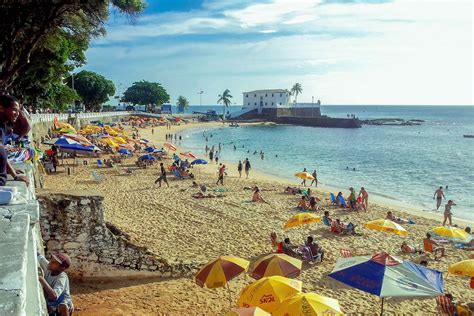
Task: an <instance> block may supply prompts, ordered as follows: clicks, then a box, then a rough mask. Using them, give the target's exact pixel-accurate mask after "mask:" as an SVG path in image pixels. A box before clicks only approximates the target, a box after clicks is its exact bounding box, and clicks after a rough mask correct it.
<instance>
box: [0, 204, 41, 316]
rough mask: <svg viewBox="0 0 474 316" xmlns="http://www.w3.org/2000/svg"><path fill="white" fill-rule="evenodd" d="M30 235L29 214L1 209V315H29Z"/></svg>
mask: <svg viewBox="0 0 474 316" xmlns="http://www.w3.org/2000/svg"><path fill="white" fill-rule="evenodd" d="M29 231H30V216H29V215H28V214H18V215H13V214H12V213H11V211H9V210H6V209H0V315H15V316H16V315H26V310H25V307H26V295H27V291H26V282H27V279H26V278H27V263H28V252H27V248H28V237H29ZM36 278H37V277H36Z"/></svg>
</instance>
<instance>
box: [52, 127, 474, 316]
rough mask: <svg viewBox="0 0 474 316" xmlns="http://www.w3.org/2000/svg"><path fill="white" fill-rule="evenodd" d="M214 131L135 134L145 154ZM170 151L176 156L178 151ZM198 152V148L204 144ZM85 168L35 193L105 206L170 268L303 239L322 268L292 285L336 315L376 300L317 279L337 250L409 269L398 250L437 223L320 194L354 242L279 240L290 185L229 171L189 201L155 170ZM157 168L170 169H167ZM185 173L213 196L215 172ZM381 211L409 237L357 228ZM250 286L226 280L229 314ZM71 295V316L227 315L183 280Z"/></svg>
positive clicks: (179, 185)
mask: <svg viewBox="0 0 474 316" xmlns="http://www.w3.org/2000/svg"><path fill="white" fill-rule="evenodd" d="M214 126H222V123H190V124H186V125H181V126H172V127H171V130H169V129H166V128H165V127H164V126H163V127H155V128H154V135H152V133H151V129H139V132H140V135H141V136H142V137H144V138H147V139H149V140H150V141H151V142H152V143H153V144H155V145H157V146H162V144H163V142H164V141H165V136H164V135H165V134H166V133H179V132H180V131H183V130H184V129H186V128H198V127H199V128H203V127H209V128H211V127H214ZM177 145H178V147H179V142H177ZM202 146H203V147H204V146H205V144H204V142H203V144H202ZM183 150H184V149H181V151H183ZM179 151H180V149H178V152H179ZM135 160H136V158H129V159H128V160H127V161H125V162H124V163H123V165H124V166H125V165H130V166H132V165H134V163H133V162H134V161H135ZM224 160H225V157H224ZM91 161H92V162H93V160H91ZM92 162H91V163H90V164H89V165H86V166H83V165H80V166H78V167H75V169H74V174H73V175H70V176H68V175H67V173H66V172H65V168H62V167H59V168H58V171H59V172H58V173H57V174H54V175H51V176H48V177H46V181H45V188H46V189H50V190H51V189H54V190H59V191H68V190H82V189H84V190H96V191H98V192H100V193H102V194H103V195H104V197H105V200H104V203H105V207H106V220H107V221H109V222H111V223H113V224H115V225H117V226H119V227H120V228H121V229H123V230H124V231H125V232H126V233H127V234H129V235H130V236H131V240H132V241H133V242H135V243H137V244H139V245H142V246H146V247H148V248H149V249H150V250H151V251H153V252H154V253H156V254H157V255H158V256H160V257H162V258H164V259H166V260H168V261H170V262H179V261H183V262H190V261H195V262H198V263H202V264H204V263H206V262H208V261H209V260H211V259H213V258H215V257H217V256H220V255H235V256H239V257H242V258H247V259H248V260H251V261H254V260H255V259H256V258H257V257H259V256H261V255H263V254H268V253H270V252H272V245H271V242H270V233H271V232H272V231H275V232H276V233H277V235H278V237H279V239H282V238H284V237H289V238H290V239H291V240H292V241H293V243H297V244H300V243H302V242H303V241H304V239H306V236H308V235H313V236H314V238H315V240H316V241H317V242H318V243H319V244H320V245H321V246H322V247H323V248H324V249H325V250H326V258H325V260H324V261H323V262H322V263H318V264H314V265H309V264H305V265H304V266H303V271H302V274H301V276H300V277H299V278H298V279H299V280H301V281H303V290H304V291H305V292H309V291H313V292H316V293H318V294H321V295H325V296H329V297H333V298H337V299H338V300H339V302H340V304H341V307H342V310H343V311H344V313H345V314H365V315H374V314H376V313H377V312H378V311H379V309H380V299H379V298H377V297H375V296H373V295H369V294H367V293H364V292H361V291H358V290H355V289H352V288H349V287H347V286H343V285H341V284H340V283H337V282H336V281H334V280H332V279H331V278H329V277H327V274H328V273H330V272H331V270H332V269H333V267H334V265H335V263H336V261H337V258H338V257H340V250H341V249H348V250H351V251H352V252H353V254H354V255H370V254H373V253H375V252H378V251H387V252H389V253H391V254H392V255H395V256H398V257H400V258H403V259H409V260H416V257H415V256H413V257H412V256H410V255H406V254H402V253H401V252H400V244H401V243H402V241H407V242H408V243H410V244H422V239H423V238H424V236H425V233H426V232H427V231H428V230H430V229H431V228H433V227H435V226H439V225H441V222H442V218H441V217H440V216H439V217H436V216H433V215H431V216H423V217H422V216H420V215H423V214H418V213H417V214H413V213H404V212H401V211H399V210H395V209H393V208H391V207H390V206H389V205H381V204H373V203H371V204H370V205H369V210H368V211H362V212H357V213H356V212H349V211H347V210H344V209H341V208H337V207H333V206H330V205H329V204H330V203H329V200H328V198H329V196H328V192H326V191H325V190H321V189H316V190H314V191H313V192H314V195H316V196H317V197H319V198H320V199H321V200H322V202H321V204H322V206H323V207H324V208H325V209H326V210H328V211H330V215H331V217H332V218H340V219H341V220H342V221H344V222H346V223H347V222H353V223H355V224H356V225H357V230H358V233H359V235H356V236H338V235H334V234H331V233H329V232H328V229H327V227H325V226H324V225H323V224H322V223H316V224H312V225H310V226H305V227H301V228H296V229H292V230H289V231H284V230H283V228H282V226H283V224H284V223H285V222H286V221H287V220H288V219H289V218H290V217H291V216H292V215H294V214H296V213H297V211H296V210H295V206H296V205H297V202H298V198H299V196H298V195H296V196H293V195H288V194H284V193H283V189H284V188H285V187H286V186H288V185H294V183H287V181H285V180H283V179H278V178H275V177H271V176H269V175H266V174H263V173H260V172H258V170H252V171H251V177H250V179H244V178H239V177H238V173H237V168H236V164H235V162H231V163H230V165H229V166H228V177H226V178H225V186H224V192H222V194H223V195H224V196H223V197H219V198H213V199H194V198H192V197H191V195H192V194H193V193H196V192H197V191H198V190H197V189H196V188H192V187H191V181H190V180H177V179H175V178H174V177H172V176H170V177H169V178H168V179H169V183H170V187H169V188H167V187H166V186H164V187H162V188H159V187H158V185H155V184H154V181H155V179H156V178H157V177H158V165H157V164H156V165H154V166H153V167H151V168H147V169H137V170H135V171H134V172H133V175H131V176H119V175H118V174H117V173H116V171H115V170H114V169H107V168H101V169H98V168H97V166H96V165H95V166H94V163H92ZM165 162H166V163H171V160H165ZM224 163H227V162H224ZM92 169H93V170H97V172H98V173H100V174H101V175H103V176H104V177H105V181H103V182H101V183H95V182H93V181H91V175H90V172H91V170H92ZM194 170H195V171H194V173H195V175H196V177H197V180H196V181H197V182H198V183H200V184H202V183H204V184H207V185H208V186H209V187H210V188H211V189H212V188H216V187H217V186H216V184H215V183H216V180H217V177H216V170H217V165H216V164H214V163H213V164H209V165H205V166H197V167H195V168H194ZM295 172H296V171H295ZM255 185H257V186H258V187H260V188H261V189H263V190H264V192H263V196H264V198H265V199H266V200H267V201H269V204H264V203H252V202H251V196H252V193H251V191H248V190H244V189H243V188H244V187H245V186H255ZM345 191H347V190H345ZM345 191H343V192H345ZM369 194H370V192H369ZM370 202H371V201H370ZM388 210H392V211H394V213H395V215H396V216H399V217H404V218H410V219H412V220H413V221H414V222H415V224H412V225H404V227H405V228H406V229H407V230H408V231H409V235H408V236H407V237H400V236H397V235H391V234H388V233H384V232H379V231H373V230H368V229H364V228H362V226H363V224H364V223H366V222H368V221H370V220H374V219H379V218H384V217H385V215H386V213H387V211H388ZM319 215H322V214H319ZM456 222H457V223H459V224H465V223H462V222H460V221H456ZM469 255H470V252H468V251H463V250H459V249H455V248H454V247H451V246H447V256H446V257H444V258H442V259H441V260H440V261H434V260H430V261H429V267H430V268H434V269H437V270H439V271H442V272H443V273H445V272H447V268H448V265H449V264H451V263H455V262H458V261H461V260H464V259H467V258H468V257H469ZM252 280H253V279H252V278H250V277H249V276H248V275H241V276H239V277H237V278H236V279H234V280H232V282H231V283H230V288H231V290H232V295H233V300H234V306H235V301H236V300H237V298H238V292H239V291H240V289H242V288H243V287H244V286H245V285H247V284H249V283H250V282H252ZM444 280H445V290H446V292H449V293H452V294H453V295H454V297H455V298H456V299H457V300H458V301H462V302H473V301H474V291H472V290H470V289H469V284H468V283H469V280H468V279H463V278H459V277H455V276H452V275H448V274H447V273H446V274H444ZM72 295H73V300H74V302H75V305H76V307H77V308H78V309H79V310H78V311H77V313H76V315H223V314H225V312H226V311H228V310H229V309H230V306H229V300H228V293H227V291H226V290H225V289H217V290H211V289H205V288H204V289H203V288H200V287H199V286H197V285H196V284H195V283H194V280H193V279H191V278H178V279H151V280H141V281H133V280H130V281H120V282H110V283H79V282H72ZM385 310H386V314H387V315H395V314H397V315H407V314H410V315H435V314H436V303H435V300H434V299H433V298H430V299H416V300H415V299H412V300H390V299H389V300H387V301H386V305H385Z"/></svg>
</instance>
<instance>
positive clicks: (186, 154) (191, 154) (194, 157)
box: [179, 151, 197, 159]
mask: <svg viewBox="0 0 474 316" xmlns="http://www.w3.org/2000/svg"><path fill="white" fill-rule="evenodd" d="M179 155H180V156H183V157H187V158H192V159H197V157H196V156H195V155H194V154H193V153H192V152H190V151H187V152H185V153H179Z"/></svg>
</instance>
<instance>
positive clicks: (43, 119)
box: [29, 111, 136, 125]
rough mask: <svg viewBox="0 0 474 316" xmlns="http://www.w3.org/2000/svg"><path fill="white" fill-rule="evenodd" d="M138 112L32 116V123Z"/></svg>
mask: <svg viewBox="0 0 474 316" xmlns="http://www.w3.org/2000/svg"><path fill="white" fill-rule="evenodd" d="M135 113H136V112H131V111H116V112H91V113H72V114H68V113H59V114H30V115H29V117H30V122H31V124H32V125H34V124H36V123H41V122H52V121H53V120H54V117H57V118H58V120H60V121H66V120H67V119H68V118H69V117H74V118H76V117H77V118H78V119H90V118H101V117H107V116H125V115H133V114H135Z"/></svg>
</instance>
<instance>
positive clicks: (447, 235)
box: [430, 226, 472, 243]
mask: <svg viewBox="0 0 474 316" xmlns="http://www.w3.org/2000/svg"><path fill="white" fill-rule="evenodd" d="M430 232H431V233H432V234H433V235H435V236H437V237H441V238H444V239H447V240H450V241H453V242H459V243H468V242H469V241H471V239H472V236H471V235H470V234H469V233H467V232H465V231H464V230H462V229H460V228H457V227H452V226H439V227H435V228H433V229H432V230H431V231H430Z"/></svg>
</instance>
